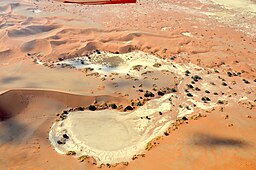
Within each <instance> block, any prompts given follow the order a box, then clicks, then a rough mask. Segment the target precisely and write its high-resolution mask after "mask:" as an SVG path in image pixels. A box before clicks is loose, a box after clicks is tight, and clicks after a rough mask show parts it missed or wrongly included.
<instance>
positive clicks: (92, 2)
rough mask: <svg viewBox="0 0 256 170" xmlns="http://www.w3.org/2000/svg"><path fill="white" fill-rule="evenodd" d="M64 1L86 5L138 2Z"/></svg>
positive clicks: (134, 1) (113, 0)
mask: <svg viewBox="0 0 256 170" xmlns="http://www.w3.org/2000/svg"><path fill="white" fill-rule="evenodd" d="M64 3H77V4H84V5H102V4H125V3H136V0H105V1H97V0H96V1H95V0H92V1H87V2H82V1H64Z"/></svg>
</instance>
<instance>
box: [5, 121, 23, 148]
mask: <svg viewBox="0 0 256 170" xmlns="http://www.w3.org/2000/svg"><path fill="white" fill-rule="evenodd" d="M27 130H28V129H27V126H26V125H24V124H22V123H20V122H18V121H17V120H15V119H9V120H7V121H4V122H0V146H1V145H3V144H5V143H7V142H12V143H13V144H16V143H17V142H20V141H21V140H22V139H23V138H24V132H26V131H27Z"/></svg>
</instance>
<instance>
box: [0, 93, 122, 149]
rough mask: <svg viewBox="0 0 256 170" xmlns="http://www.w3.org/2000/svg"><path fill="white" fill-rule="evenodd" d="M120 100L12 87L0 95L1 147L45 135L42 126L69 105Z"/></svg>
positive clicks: (73, 106) (85, 104)
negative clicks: (37, 135)
mask: <svg viewBox="0 0 256 170" xmlns="http://www.w3.org/2000/svg"><path fill="white" fill-rule="evenodd" d="M112 101H114V102H121V101H123V99H120V98H117V97H112V96H107V95H105V96H104V95H103V96H82V95H76V94H69V93H64V92H58V91H47V90H10V91H7V92H5V93H3V94H0V146H1V145H3V144H5V143H9V142H11V143H12V144H19V143H23V142H26V141H27V140H28V139H30V138H31V136H32V135H34V133H36V134H39V135H40V136H41V137H43V138H46V137H47V135H46V133H43V132H41V130H40V126H41V125H42V124H45V123H46V124H47V123H48V122H51V121H52V120H54V119H55V118H56V112H57V113H58V112H59V111H63V110H64V109H66V108H75V107H80V106H82V107H87V106H88V105H90V104H93V103H95V102H97V103H105V102H112Z"/></svg>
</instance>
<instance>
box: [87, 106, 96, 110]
mask: <svg viewBox="0 0 256 170" xmlns="http://www.w3.org/2000/svg"><path fill="white" fill-rule="evenodd" d="M88 109H89V110H91V111H95V110H96V109H97V108H96V106H94V105H90V106H89V107H88Z"/></svg>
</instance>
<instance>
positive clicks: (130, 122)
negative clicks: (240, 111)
mask: <svg viewBox="0 0 256 170" xmlns="http://www.w3.org/2000/svg"><path fill="white" fill-rule="evenodd" d="M89 57H90V58H88V57H83V58H81V57H80V58H76V59H69V60H64V61H61V62H58V64H59V65H60V64H70V65H71V66H72V67H75V68H77V69H83V68H87V67H88V68H89V67H90V68H91V67H93V68H94V69H95V70H96V69H98V68H101V69H98V70H97V72H99V73H100V74H103V75H104V74H108V73H113V72H114V73H122V74H127V73H129V74H130V75H135V76H138V77H139V76H141V73H142V72H145V70H147V71H149V70H168V71H170V72H173V73H175V74H176V75H177V77H179V79H181V81H180V83H179V84H178V91H179V95H178V94H173V93H171V94H165V95H164V96H162V97H160V98H158V99H153V100H150V101H148V102H146V103H145V104H144V105H143V106H141V107H139V108H138V109H137V110H134V111H132V112H118V111H114V110H101V111H94V112H93V111H83V112H71V113H69V115H68V117H67V118H66V119H64V120H62V121H59V122H56V123H55V124H54V125H53V126H52V128H51V131H50V133H49V139H50V141H51V144H52V145H53V146H54V147H55V150H56V151H57V152H59V153H62V154H65V153H67V152H68V151H75V152H76V156H83V155H86V156H92V157H94V158H95V160H96V161H97V163H98V165H100V164H102V163H105V164H106V163H110V164H114V163H119V162H126V161H130V160H132V157H133V156H134V155H137V154H140V153H142V152H143V151H144V150H145V148H146V145H147V143H148V142H150V141H151V140H152V139H154V138H156V137H158V136H160V135H163V133H164V132H165V131H166V130H167V129H168V128H169V127H170V125H171V123H172V122H173V121H174V120H175V119H176V118H177V117H178V118H180V117H183V116H186V115H189V114H192V113H194V112H195V111H197V110H198V109H203V110H209V109H212V108H213V107H215V106H216V105H217V101H218V100H220V99H221V100H222V99H227V100H228V99H229V98H228V97H227V96H225V95H222V96H215V97H212V96H209V97H211V99H209V100H207V101H204V100H202V98H205V96H207V95H208V94H206V93H205V92H204V90H207V89H210V90H213V91H211V93H213V92H215V91H214V90H222V91H227V87H226V86H217V85H216V86H213V85H211V84H210V83H209V82H210V81H214V82H216V83H217V82H218V81H220V80H219V78H218V76H217V74H215V73H213V74H211V76H210V75H209V73H208V72H209V71H211V72H213V70H211V69H207V70H205V69H203V68H201V67H199V66H196V65H194V64H191V63H188V64H179V63H175V62H173V61H171V60H168V59H165V60H164V59H160V58H157V57H156V56H154V55H151V54H146V53H144V52H139V51H137V52H131V53H127V54H112V53H106V52H103V53H101V54H96V53H94V54H92V55H90V56H89ZM112 59H114V62H112V61H111V60H112ZM81 62H83V63H81ZM156 63H157V64H158V66H157V67H156V66H154V65H155V64H156ZM55 64H56V63H55ZM103 66H104V67H103ZM134 66H137V67H136V68H137V69H134ZM138 66H139V67H138ZM187 70H188V71H187ZM185 72H186V74H187V75H186V74H185ZM188 72H189V73H188ZM195 75H200V76H202V79H200V80H197V82H196V83H195V84H194V85H193V86H195V87H199V88H201V89H202V90H201V91H202V92H198V93H197V92H196V91H195V90H194V89H193V90H192V89H189V92H190V93H192V94H193V96H190V97H189V96H188V91H187V92H185V90H184V89H186V88H187V84H189V83H191V80H192V76H195ZM216 80H218V81H216ZM193 88H194V87H193ZM230 100H234V99H233V98H230ZM159 112H161V114H160V113H159ZM173 113H176V114H177V117H172V115H174V114H173ZM64 134H66V135H68V137H69V138H68V139H64V138H63V135H64ZM59 140H65V144H58V141H59Z"/></svg>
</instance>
